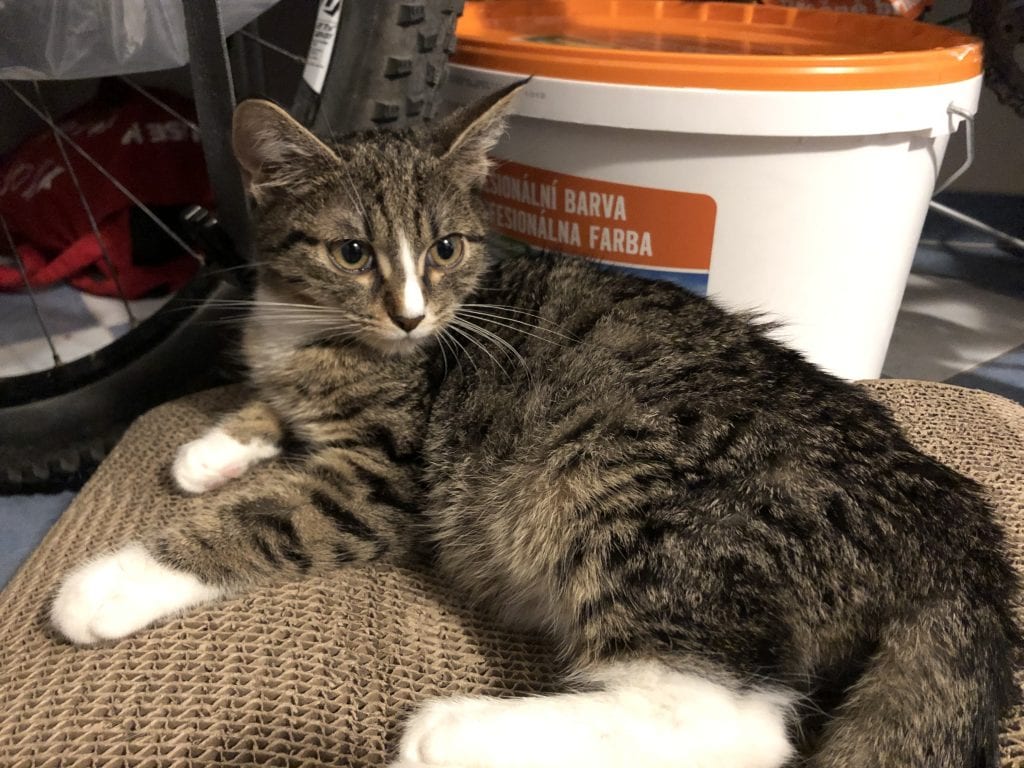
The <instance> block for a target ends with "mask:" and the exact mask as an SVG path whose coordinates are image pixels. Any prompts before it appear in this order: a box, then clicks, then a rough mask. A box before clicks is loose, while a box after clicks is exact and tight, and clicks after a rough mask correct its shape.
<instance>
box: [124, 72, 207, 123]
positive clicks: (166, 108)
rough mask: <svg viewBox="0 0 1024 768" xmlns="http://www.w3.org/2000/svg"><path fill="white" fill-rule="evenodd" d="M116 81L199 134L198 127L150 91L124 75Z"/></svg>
mask: <svg viewBox="0 0 1024 768" xmlns="http://www.w3.org/2000/svg"><path fill="white" fill-rule="evenodd" d="M118 79H119V80H120V81H121V82H122V83H124V84H125V85H127V86H129V87H131V88H133V89H134V90H135V91H137V92H138V93H141V94H142V95H143V96H145V97H146V98H147V99H149V100H150V101H152V102H153V103H154V104H156V105H157V106H158V107H160V108H161V109H162V110H164V111H165V112H167V113H168V114H169V115H171V116H173V117H176V118H178V119H179V120H180V121H181V122H183V123H184V124H185V125H187V126H188V127H189V128H191V129H192V130H193V131H195V132H196V133H199V126H198V125H197V124H196V123H195V122H194V121H193V120H189V119H188V118H187V117H185V116H184V115H183V114H181V112H179V111H178V110H176V109H175V108H174V107H172V106H171V105H170V104H168V103H167V102H166V101H164V100H163V99H161V98H159V97H158V96H155V95H154V94H153V92H152V91H149V90H146V89H145V88H143V87H142V86H141V85H139V84H138V83H136V82H135V81H134V80H132V79H131V78H129V77H125V76H124V75H121V76H120V77H119V78H118Z"/></svg>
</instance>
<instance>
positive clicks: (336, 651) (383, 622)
mask: <svg viewBox="0 0 1024 768" xmlns="http://www.w3.org/2000/svg"><path fill="white" fill-rule="evenodd" d="M869 387H870V389H871V390H872V391H873V392H874V393H875V394H876V395H877V396H878V397H879V398H880V399H882V400H884V401H885V402H887V403H889V404H890V405H891V406H892V407H893V409H894V410H895V412H896V414H897V417H898V419H899V421H900V422H901V423H902V424H903V425H904V427H905V428H906V429H907V431H908V433H909V435H910V437H911V439H912V440H913V441H914V442H915V443H917V444H918V445H919V446H921V447H922V448H923V449H924V450H926V451H928V452H929V453H931V454H933V455H935V456H938V457H939V458H941V459H943V460H945V461H947V462H948V463H950V464H952V465H953V466H955V467H957V468H958V469H960V470H961V471H963V472H966V473H967V474H969V475H971V476H973V477H975V478H976V479H978V480H980V481H981V482H983V483H985V484H986V485H987V486H988V487H989V489H990V490H991V494H992V499H993V501H994V503H995V504H996V506H997V507H998V510H999V515H1000V517H1001V519H1002V520H1003V521H1004V522H1005V523H1006V526H1007V530H1008V533H1009V536H1010V538H1011V542H1012V547H1013V554H1014V559H1015V562H1016V563H1017V564H1018V565H1022V564H1024V409H1021V408H1020V407H1018V406H1016V405H1015V404H1013V403H1010V402H1009V401H1006V400H1003V399H1001V398H998V397H996V396H993V395H989V394H984V393H980V392H974V391H971V390H964V389H958V388H955V387H949V386H945V385H938V384H926V383H919V382H895V381H886V382H872V383H871V384H870V385H869ZM237 396H238V392H237V390H231V389H229V390H218V391H214V392H207V393H203V394H201V395H198V396H193V397H191V398H188V399H186V400H182V401H178V402H176V403H171V404H169V405H165V406H163V407H161V408H159V409H157V410H155V411H153V412H152V413H150V414H148V415H146V416H144V417H143V418H141V419H139V421H138V422H137V423H136V424H135V425H134V426H133V427H132V429H131V430H130V431H129V433H128V434H127V435H126V437H125V438H124V440H123V441H122V442H121V444H120V445H119V446H118V447H117V449H116V450H115V451H114V452H113V453H112V454H111V456H110V457H109V458H108V459H107V460H106V461H105V462H104V463H103V465H102V466H101V467H100V469H99V471H98V472H97V473H96V475H95V476H94V477H93V478H92V480H90V482H89V483H88V484H87V485H86V487H85V488H84V489H83V491H82V492H81V494H80V495H79V496H78V498H77V499H76V500H75V502H74V503H73V504H72V506H71V508H70V509H69V510H68V511H67V512H66V513H65V514H64V516H63V517H62V518H61V520H60V521H59V522H58V523H57V524H56V525H55V526H54V528H53V529H52V530H51V532H50V534H49V535H48V536H47V538H46V539H45V541H44V542H43V543H42V545H41V546H40V547H39V549H38V550H37V551H36V552H35V553H34V554H33V555H32V557H31V558H30V559H29V561H28V562H27V563H26V564H25V566H24V567H23V568H22V569H21V570H20V571H19V573H18V574H17V575H16V576H15V578H14V579H13V581H12V582H11V583H10V585H9V586H8V587H7V589H6V590H5V591H4V592H3V594H2V595H0V766H4V768H6V767H7V766H12V767H16V768H22V767H28V766H52V767H53V768H57V767H58V766H59V767H60V768H72V767H76V766H90V767H91V766H110V767H111V768H114V767H115V766H116V767H117V768H136V767H138V768H161V767H162V766H196V767H197V768H198V766H204V767H205V766H236V765H259V766H295V767H298V766H302V767H303V768H306V767H308V768H314V767H315V766H371V765H382V764H383V763H384V761H385V755H386V753H387V750H388V749H390V748H393V746H394V744H395V739H396V736H397V733H398V726H399V725H400V722H401V719H402V717H403V716H405V715H407V714H408V713H409V712H410V711H411V710H412V709H413V707H414V706H415V704H416V703H417V702H420V701H422V700H423V699H425V698H428V697H430V696H434V695H450V694H453V693H470V692H479V693H492V694H516V693H529V692H543V691H547V690H553V689H556V688H557V683H556V682H555V680H556V677H557V670H556V668H555V666H554V664H553V663H552V662H551V655H550V652H549V649H547V648H545V647H544V646H543V644H542V643H540V642H538V641H534V640H531V639H529V638H526V637H523V636H519V635H515V634H511V633H509V632H508V631H503V630H500V629H497V628H495V627H494V625H493V624H491V623H490V622H489V621H488V620H487V619H486V618H484V617H480V616H477V615H474V614H473V613H471V612H469V611H467V610H466V609H465V608H464V607H463V606H462V605H461V603H460V601H459V600H458V598H457V596H455V595H452V594H450V593H446V592H445V590H444V588H443V586H442V585H440V584H438V583H435V582H433V581H432V580H431V579H430V578H429V577H427V576H423V575H417V574H414V573H409V572H402V571H398V570H396V569H393V568H389V567H387V566H383V565H381V566H375V567H370V568H352V569H348V570H345V571H341V572H339V573H338V574H337V575H335V576H333V577H331V578H317V579H310V580H307V581H304V582H301V583H292V584H285V585H281V586H276V587H267V588H263V589H261V590H259V591H258V592H256V593H253V594H250V595H248V596H245V597H240V598H236V599H234V600H230V601H227V602H225V603H221V604H218V605H214V606H211V607H207V608H204V609H201V610H196V611H194V612H192V613H191V614H189V615H187V616H184V617H182V618H179V619H176V620H173V621H170V622H168V623H165V624H163V625H160V626H158V627H155V628H152V629H149V630H145V631H143V632H142V633H140V634H139V635H137V636H135V637H132V638H129V639H126V640H123V641H120V642H118V643H115V644H110V645H107V646H104V647H96V648H85V649H82V648H74V647H72V646H70V645H67V644H65V643H63V642H61V641H59V640H58V639H57V638H56V637H55V636H54V635H53V633H52V632H51V631H50V629H49V628H48V626H47V623H46V610H47V605H48V601H49V598H50V596H51V595H52V593H53V590H54V588H55V586H56V584H57V582H58V580H59V578H60V576H61V575H62V574H63V573H64V572H66V571H67V570H68V569H69V568H71V567H72V566H74V565H76V564H78V563H79V562H80V561H81V560H82V559H83V558H84V557H85V556H86V555H87V554H88V553H94V552H97V551H101V550H104V549H108V548H114V547H117V546H119V545H120V544H122V543H123V542H125V541H127V540H130V539H132V538H133V536H134V535H135V534H136V533H137V532H138V531H139V530H140V529H142V528H144V527H151V526H153V525H158V524H159V521H160V520H167V519H170V518H173V517H177V516H181V515H187V514H189V510H190V508H191V507H192V505H193V504H198V503H201V499H186V498H183V497H181V496H180V495H177V494H175V493H173V492H172V491H171V490H170V486H169V484H168V478H167V468H166V467H167V463H168V459H169V457H171V456H172V455H173V452H174V450H175V448H176V447H177V446H179V445H180V444H182V443H184V442H185V441H187V440H190V439H192V438H194V437H196V436H198V435H199V434H200V433H201V432H202V431H203V430H204V428H205V427H207V426H208V425H209V424H210V423H211V421H212V420H213V419H214V418H215V416H216V414H217V413H218V412H220V411H222V410H225V409H226V408H229V407H230V406H231V405H232V403H233V401H234V400H235V399H236V398H237ZM1020 714H1021V713H1020V711H1016V712H1014V714H1013V717H1011V718H1009V719H1008V720H1007V722H1006V723H1005V724H1004V739H1003V754H1004V765H1006V766H1024V734H1022V726H1021V721H1020Z"/></svg>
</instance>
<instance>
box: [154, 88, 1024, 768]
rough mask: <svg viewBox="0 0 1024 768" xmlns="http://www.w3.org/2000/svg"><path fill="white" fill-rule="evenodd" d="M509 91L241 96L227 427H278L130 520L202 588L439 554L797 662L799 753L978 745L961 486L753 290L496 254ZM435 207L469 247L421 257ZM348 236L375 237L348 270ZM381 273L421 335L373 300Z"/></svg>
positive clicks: (438, 559) (540, 603)
mask: <svg viewBox="0 0 1024 768" xmlns="http://www.w3.org/2000/svg"><path fill="white" fill-rule="evenodd" d="M508 98H509V94H508V93H503V94H499V95H498V96H497V97H496V98H495V99H492V100H491V101H488V102H485V103H482V104H481V105H478V106H476V107H474V108H473V109H471V110H468V111H466V112H463V113H461V114H459V115H456V116H455V117H454V118H452V119H450V120H449V121H447V122H443V123H442V124H441V125H439V126H438V127H436V128H435V129H433V130H432V131H431V132H407V133H395V134H379V135H368V136H360V137H356V138H354V139H352V140H349V141H347V142H344V143H341V144H338V145H333V146H332V147H331V148H328V147H327V146H326V145H323V144H320V143H319V142H318V141H317V140H315V139H313V138H312V137H311V136H309V135H308V134H306V133H305V132H303V131H302V130H301V129H300V128H298V127H297V126H294V125H292V124H290V123H289V122H288V121H287V120H285V119H284V118H276V117H273V116H268V114H269V113H268V112H267V109H268V108H266V107H261V106H259V105H252V104H250V105H249V106H248V107H245V108H244V109H243V111H242V112H240V115H239V118H238V122H237V125H238V129H237V131H236V144H241V145H242V148H241V150H240V152H239V155H240V157H241V158H242V161H243V165H245V164H246V163H248V167H247V177H248V178H249V180H250V183H251V184H253V185H254V188H255V189H258V190H259V200H260V204H261V206H260V211H259V224H258V241H259V265H260V289H259V294H258V301H257V302H256V303H255V304H254V306H253V308H252V314H251V317H250V320H249V322H248V324H247V327H246V332H245V339H244V354H245V357H246V360H247V362H248V364H249V367H250V370H251V383H252V386H253V389H254V392H255V399H256V403H257V404H256V405H252V406H249V408H248V410H247V411H245V412H244V413H242V414H239V415H237V416H235V417H232V418H229V419H228V420H227V421H225V422H224V423H223V424H222V425H221V427H222V428H223V429H225V430H228V431H231V430H234V432H235V433H236V434H237V436H238V439H239V440H251V439H253V438H254V437H261V438H264V439H268V440H273V441H279V442H282V443H284V444H285V445H286V446H288V450H286V451H285V453H284V454H282V456H281V457H279V458H275V459H271V460H270V461H268V462H267V463H266V464H265V465H263V466H261V467H259V468H258V469H254V470H252V474H251V476H250V477H249V478H247V479H245V480H244V481H239V482H236V483H231V484H228V485H227V486H225V487H224V488H223V489H221V490H219V491H218V492H217V493H216V494H215V495H211V497H210V505H209V507H208V508H207V510H206V511H205V512H204V514H202V515H199V516H197V517H195V518H193V519H191V520H187V521H183V522H182V523H181V524H180V525H179V527H177V528H175V529H173V530H165V531H161V532H155V533H154V535H153V536H152V538H151V540H150V541H149V542H148V546H149V549H150V551H152V552H153V553H154V555H155V556H156V558H157V559H158V560H159V561H160V562H162V563H164V564H165V565H166V566H168V567H172V568H174V569H177V570H182V571H186V572H187V573H189V574H193V575H195V576H197V577H198V578H199V579H200V580H201V581H202V582H203V583H206V584H212V585H216V586H218V587H220V588H222V589H224V590H236V589H239V588H241V587H242V586H244V585H248V584H254V583H259V582H261V581H264V580H267V579H275V578H293V577H298V576H302V575H304V574H310V573H321V572H324V571H327V570H331V569H334V568H336V567H338V566H339V565H341V564H345V563H354V562H364V561H368V560H373V559H376V558H381V557H389V558H394V559H406V558H410V557H412V558H422V557H430V558H433V560H434V562H435V563H436V567H438V568H440V569H442V571H443V572H444V573H445V574H446V575H447V577H448V578H450V579H451V580H452V581H453V582H454V583H455V584H457V585H458V587H459V588H460V589H461V590H462V591H464V592H465V593H466V594H467V595H469V596H471V597H473V598H474V599H476V600H478V601H479V602H480V603H481V604H484V605H488V606H500V610H501V613H502V614H503V615H504V617H505V618H506V619H508V620H510V621H515V622H517V623H529V624H531V625H533V626H536V627H538V628H539V629H541V630H543V631H546V632H549V633H551V634H552V635H553V636H554V637H555V638H556V639H557V640H558V641H559V643H560V644H561V647H562V649H563V651H564V653H565V656H566V659H567V661H568V662H570V663H571V664H572V665H573V666H574V667H575V668H577V669H579V670H582V671H584V672H585V671H587V670H599V669H601V668H603V667H602V665H607V664H623V663H627V662H632V661H640V662H642V661H657V662H658V663H660V664H664V665H667V666H668V667H670V668H672V669H675V670H678V671H679V672H680V673H686V674H697V675H699V676H700V678H701V679H708V680H715V681H721V682H722V683H723V684H725V685H727V686H730V687H731V689H733V690H738V691H742V690H750V689H752V688H757V687H759V686H761V687H765V686H767V688H765V689H766V690H767V689H771V690H779V691H786V692H788V694H787V695H790V696H791V697H795V698H796V699H797V700H798V701H799V702H803V704H802V705H798V709H799V711H800V720H799V723H798V726H799V727H795V728H794V730H793V734H794V738H797V737H798V741H799V744H800V747H801V749H802V750H803V753H804V754H805V756H807V759H808V761H809V764H810V765H813V766H818V767H819V768H826V767H827V766H836V767H837V768H838V767H839V766H843V768H855V767H856V766H901V767H905V768H912V767H914V766H921V767H922V768H924V767H925V766H928V768H944V767H946V766H949V767H950V768H952V767H953V766H994V765H995V764H996V736H997V722H998V717H999V715H1000V713H1001V712H1003V711H1004V708H1005V707H1006V705H1007V702H1008V701H1009V699H1010V697H1011V694H1012V689H1013V686H1012V682H1011V677H1010V664H1011V656H1012V653H1013V649H1014V647H1015V645H1016V643H1017V637H1018V635H1017V629H1016V627H1015V626H1014V624H1013V621H1012V619H1011V615H1010V612H1009V605H1010V602H1011V599H1012V597H1013V595H1014V593H1015V589H1016V586H1015V582H1014V578H1013V576H1012V573H1011V570H1010V568H1009V566H1008V564H1007V561H1006V558H1005V557H1004V555H1003V538H1002V534H1001V532H1000V531H999V530H998V528H997V527H996V525H995V524H994V522H993V520H992V516H991V512H990V510H989V508H988V507H987V505H986V502H985V501H984V500H983V497H982V493H981V490H980V489H979V488H978V487H977V486H976V485H975V484H974V483H973V482H971V481H969V480H968V479H966V478H964V477H962V476H960V475H958V474H957V473H956V472H954V471H952V470H951V469H948V468H947V467H944V466H942V465H940V464H938V463H936V462H935V461H933V460H932V459H930V458H928V457H926V456H924V455H922V454H921V453H920V452H919V451H917V450H916V449H915V448H913V447H912V446H911V445H910V444H909V443H908V442H907V441H906V439H905V438H904V437H903V436H902V435H901V433H900V431H899V430H898V429H897V427H896V426H895V425H894V423H893V421H892V419H891V417H890V415H889V414H888V413H887V412H886V411H885V410H884V409H883V408H882V407H881V406H879V405H878V404H877V403H875V402H874V401H872V400H871V399H870V398H869V397H868V396H866V395H865V394H864V393H863V392H862V391H861V390H860V389H858V388H857V387H856V386H855V385H852V384H848V383H845V382H842V381H839V380H837V379H835V378H833V377H832V376H830V375H827V374H825V373H823V372H821V371H820V370H818V369H816V368H815V367H813V366H812V365H810V364H808V363H807V362H806V361H804V360H803V359H802V358H801V357H800V355H798V354H797V353H795V352H792V351H790V350H789V349H787V348H785V347H783V346H781V345H780V344H778V343H776V342H775V341H773V340H771V339H770V338H769V337H768V336H767V335H766V333H765V329H764V328H762V327H759V326H758V325H757V324H756V323H753V322H751V321H750V320H749V319H747V318H743V317H737V316H734V315H730V314H727V313H725V312H723V311H721V310H720V309H719V308H717V307H716V306H715V305H714V304H713V303H711V302H709V301H706V300H704V299H702V298H697V297H694V296H692V295H690V294H688V293H686V292H684V291H682V290H679V289H677V288H676V287H673V286H671V285H668V284H660V283H648V282H641V281H639V280H637V279H634V278H631V277H627V276H623V275H619V274H612V273H610V272H606V271H603V270H601V269H599V268H598V267H595V266H593V265H592V264H590V263H588V262H585V261H583V260H580V259H576V258H568V257H561V256H556V255H544V256H541V255H529V256H527V255H522V254H507V255H505V256H504V258H500V259H499V258H495V257H494V255H493V254H492V253H489V252H488V250H487V249H486V247H485V245H484V242H483V237H484V236H485V234H486V226H485V215H484V214H485V211H484V210H483V208H482V206H481V203H480V201H479V199H478V198H477V197H476V191H477V189H478V187H479V184H480V183H481V180H482V174H483V173H485V172H486V159H485V156H484V153H485V151H486V149H487V148H488V147H490V146H491V145H492V144H493V143H494V141H495V140H496V139H497V136H498V135H499V134H500V131H501V130H502V123H501V112H502V111H503V109H504V106H505V104H506V103H507V101H508ZM275 120H277V121H278V122H276V123H275ZM257 124H258V125H259V126H260V134H259V135H256V136H254V133H255V131H253V130H251V129H249V128H247V126H249V125H257ZM267 136H271V139H272V141H271V143H272V145H273V147H272V149H273V151H274V152H275V153H276V154H273V155H272V156H267V157H264V156H263V155H261V152H264V154H265V151H264V150H261V148H260V142H261V141H264V142H265V141H268V140H270V139H267ZM261 137H262V138H261ZM282 147H294V148H295V149H294V151H288V152H286V151H284V150H282ZM261 157H263V161H260V158H261ZM282 164H283V167H286V170H287V174H286V177H285V181H286V182H288V183H278V182H279V181H280V180H279V179H278V178H277V177H275V175H274V174H275V173H281V172H282V171H280V170H279V166H282ZM298 178H301V184H299V183H297V182H295V180H296V179H298ZM289 183H291V184H292V186H289ZM453 233H454V234H458V235H461V236H462V237H463V238H464V241H465V253H464V255H463V258H462V261H461V262H460V263H459V264H458V265H457V266H456V267H454V268H452V269H450V270H445V269H440V268H436V267H433V266H431V264H430V262H429V259H428V258H427V257H426V256H425V254H426V252H427V251H428V249H429V248H430V247H431V244H432V243H434V242H436V241H438V240H439V239H440V238H443V237H445V236H446V235H449V234H453ZM346 239H359V240H362V241H365V242H367V243H370V244H372V246H373V248H374V250H375V253H376V257H377V259H378V262H377V265H376V266H375V268H373V269H372V270H370V271H368V272H365V273H359V274H347V273H345V272H344V271H343V270H339V268H338V267H337V266H336V265H335V264H333V263H332V262H331V260H330V258H329V257H328V249H329V246H330V244H331V243H333V242H337V241H343V240H346ZM413 266H414V267H415V269H416V270H417V273H416V275H415V276H414V279H415V280H416V281H417V282H416V284H415V286H413V288H410V287H409V286H410V284H409V282H408V281H409V280H410V279H413V276H410V274H409V270H410V268H412V267H413ZM417 290H418V291H419V293H418V294H417V293H416V291H417ZM403 293H407V294H409V295H411V296H415V295H419V296H421V297H422V301H423V309H424V310H425V318H426V319H425V320H424V321H423V323H424V324H425V325H424V326H423V327H425V328H426V331H424V332H423V333H421V334H420V335H415V334H416V332H415V331H413V332H411V333H409V334H406V333H405V332H399V331H396V328H395V323H394V322H392V319H391V318H392V316H393V312H389V309H388V303H389V302H393V301H397V300H399V299H396V298H395V297H396V295H397V296H399V297H400V296H401V295H403ZM417 754H418V753H417ZM680 764H687V763H680Z"/></svg>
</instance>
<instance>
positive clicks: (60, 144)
mask: <svg viewBox="0 0 1024 768" xmlns="http://www.w3.org/2000/svg"><path fill="white" fill-rule="evenodd" d="M32 85H33V86H34V87H35V90H36V98H37V99H38V100H39V107H40V109H42V110H43V112H45V113H46V121H47V123H49V124H50V130H51V132H52V133H53V140H54V141H55V142H57V149H59V150H60V156H61V158H62V159H63V160H64V167H65V168H67V171H68V176H69V177H70V178H71V183H72V184H74V185H75V191H76V192H78V199H79V200H80V201H81V203H82V208H84V209H85V215H86V217H87V218H88V219H89V227H90V229H92V235H93V237H95V238H96V244H97V245H98V246H99V248H100V254H101V256H102V258H103V262H104V263H105V264H106V265H107V269H108V270H110V278H111V279H112V280H113V281H114V287H115V288H117V295H118V298H120V299H121V305H122V306H123V307H124V311H125V314H127V315H128V323H129V325H130V326H131V327H132V328H134V327H135V326H136V325H138V320H136V319H135V315H134V314H132V308H131V306H130V305H129V304H128V299H127V298H125V295H124V288H122V287H121V277H120V275H119V274H118V272H117V267H115V266H114V262H113V261H112V260H111V258H110V252H109V251H108V250H107V244H106V242H105V241H104V240H103V236H102V235H101V234H100V228H99V225H98V224H97V223H96V216H95V215H94V214H93V212H92V207H91V206H90V205H89V200H88V199H87V198H86V196H85V192H84V191H83V190H82V184H81V183H80V182H79V181H78V174H77V173H75V169H74V166H72V165H71V159H70V158H69V157H68V151H67V149H66V148H65V147H64V140H63V139H62V138H61V137H60V136H59V135H58V134H57V132H56V131H54V130H53V128H54V127H55V126H56V123H55V122H54V120H53V115H51V114H50V110H49V108H48V107H47V106H46V102H45V101H44V100H43V94H42V92H41V91H40V90H39V82H38V81H37V80H33V81H32Z"/></svg>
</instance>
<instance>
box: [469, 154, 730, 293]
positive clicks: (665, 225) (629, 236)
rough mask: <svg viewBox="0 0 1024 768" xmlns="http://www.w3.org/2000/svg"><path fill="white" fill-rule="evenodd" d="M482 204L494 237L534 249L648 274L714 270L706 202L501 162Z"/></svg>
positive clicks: (711, 215)
mask: <svg viewBox="0 0 1024 768" xmlns="http://www.w3.org/2000/svg"><path fill="white" fill-rule="evenodd" d="M483 197H484V200H485V201H486V202H487V204H488V206H489V208H490V211H491V223H492V224H493V225H494V227H495V229H497V230H498V231H499V232H501V233H502V234H504V235H507V236H509V237H511V238H513V239H516V240H522V241H524V242H527V243H530V244H531V245H537V246H540V247H542V248H548V249H551V250H555V251H562V252H563V253H574V254H578V255H582V256H590V257H592V258H595V259H598V260H600V261H604V262H608V263H612V264H620V265H623V266H629V267H639V268H641V269H644V270H667V271H685V272H705V273H706V272H707V271H708V269H709V267H710V266H711V243H712V241H713V239H714V234H715V210H716V206H715V201H714V199H712V198H711V197H709V196H708V195H701V194H695V193H692V192H674V191H670V190H664V189H651V188H649V187H638V186H633V185H631V184H616V183H613V182H609V181H598V180H596V179H587V178H583V177H582V176H570V175H569V174H566V173H555V172H553V171H548V170H545V169H543V168H535V167H533V166H530V165H522V164H520V163H513V162H507V161H499V162H498V164H497V165H496V166H495V168H494V170H493V171H492V172H491V175H490V177H489V178H488V179H487V184H486V186H485V187H484V191H483Z"/></svg>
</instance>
